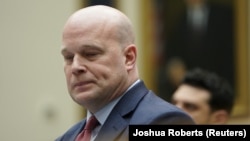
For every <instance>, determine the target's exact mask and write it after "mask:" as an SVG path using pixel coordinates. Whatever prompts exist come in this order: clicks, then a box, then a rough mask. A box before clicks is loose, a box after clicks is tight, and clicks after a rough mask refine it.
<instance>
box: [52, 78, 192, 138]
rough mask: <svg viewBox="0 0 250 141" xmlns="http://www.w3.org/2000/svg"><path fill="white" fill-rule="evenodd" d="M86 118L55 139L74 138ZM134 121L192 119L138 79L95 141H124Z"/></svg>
mask: <svg viewBox="0 0 250 141" xmlns="http://www.w3.org/2000/svg"><path fill="white" fill-rule="evenodd" d="M85 121H86V119H83V120H82V121H81V122H79V123H77V124H76V125H74V126H73V127H72V128H71V129H69V130H68V131H67V132H66V133H65V134H63V135H62V136H61V137H59V138H58V139H56V141H74V140H75V138H76V136H77V135H78V134H79V133H80V132H81V129H82V128H83V126H84V125H85ZM135 124H145V125H148V124H194V122H193V120H192V119H191V118H190V117H189V116H188V115H187V114H185V113H184V112H183V111H181V110H180V109H178V108H177V107H175V106H173V105H171V104H169V103H168V102H166V101H164V100H162V99H161V98H159V97H158V96H156V95H155V94H154V93H153V92H152V91H150V90H148V89H147V88H146V86H145V85H144V83H143V82H139V83H138V84H136V85H135V86H134V87H133V88H132V89H130V90H129V91H128V92H127V93H126V95H124V96H123V97H122V99H121V100H120V101H119V102H118V103H117V105H116V106H115V107H114V109H113V110H112V111H111V113H110V115H109V116H108V118H107V120H106V121H105V123H104V125H103V126H102V128H101V129H100V132H99V134H98V135H97V137H96V139H95V141H125V140H128V133H129V132H128V129H129V125H135Z"/></svg>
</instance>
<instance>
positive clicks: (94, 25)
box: [63, 5, 135, 46]
mask: <svg viewBox="0 0 250 141" xmlns="http://www.w3.org/2000/svg"><path fill="white" fill-rule="evenodd" d="M79 29H82V30H91V32H100V30H103V29H105V31H102V32H107V33H108V34H109V36H112V37H113V38H115V40H117V41H120V42H121V43H122V45H123V46H126V45H129V44H134V40H135V39H134V33H133V29H132V24H131V21H130V20H129V19H128V17H127V16H126V15H124V14H123V13H122V12H121V11H119V10H117V9H115V8H112V7H109V6H105V5H95V6H89V7H86V8H82V9H80V10H78V11H76V12H75V13H73V15H72V16H70V18H69V19H68V21H67V22H66V24H65V26H64V33H63V36H67V33H68V32H69V31H70V32H74V31H81V30H79ZM99 29H100V30H99ZM111 30H113V32H110V31H111ZM110 33H112V34H110Z"/></svg>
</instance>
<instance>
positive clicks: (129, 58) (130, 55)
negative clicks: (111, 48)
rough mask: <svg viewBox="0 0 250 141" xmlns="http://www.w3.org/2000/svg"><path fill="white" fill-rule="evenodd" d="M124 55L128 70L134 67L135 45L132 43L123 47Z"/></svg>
mask: <svg viewBox="0 0 250 141" xmlns="http://www.w3.org/2000/svg"><path fill="white" fill-rule="evenodd" d="M124 55H125V57H126V60H125V64H126V66H127V68H128V70H131V69H132V68H134V66H135V63H136V57H137V50H136V46H135V45H134V44H131V45H129V46H127V47H126V48H125V49H124Z"/></svg>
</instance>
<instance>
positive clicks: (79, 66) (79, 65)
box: [72, 55, 86, 75]
mask: <svg viewBox="0 0 250 141" xmlns="http://www.w3.org/2000/svg"><path fill="white" fill-rule="evenodd" d="M85 71H86V67H85V65H84V58H82V57H81V56H79V55H75V56H74V59H73V63H72V73H73V74H75V75H79V74H81V73H83V72H85Z"/></svg>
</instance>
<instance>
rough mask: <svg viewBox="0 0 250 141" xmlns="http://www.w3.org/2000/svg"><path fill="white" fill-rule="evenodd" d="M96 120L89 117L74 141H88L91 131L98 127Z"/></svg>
mask: <svg viewBox="0 0 250 141" xmlns="http://www.w3.org/2000/svg"><path fill="white" fill-rule="evenodd" d="M98 124H99V123H98V120H97V119H96V118H95V116H91V117H90V118H89V120H88V121H87V124H86V125H85V127H84V129H83V130H82V132H81V133H80V134H79V135H78V136H77V138H76V141H90V138H91V131H92V130H93V129H94V128H95V127H96V126H97V125H98Z"/></svg>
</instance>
